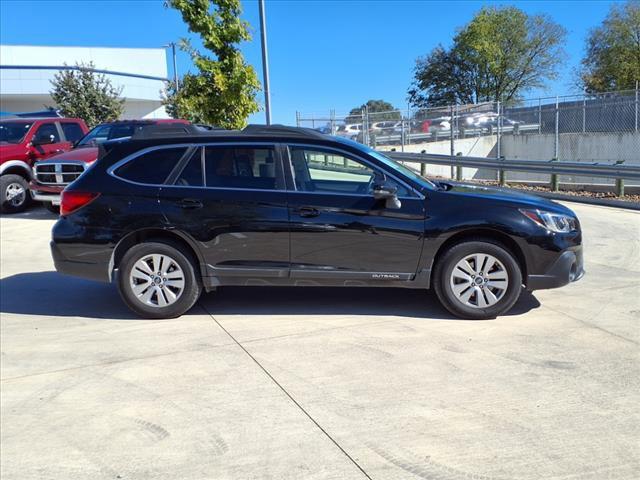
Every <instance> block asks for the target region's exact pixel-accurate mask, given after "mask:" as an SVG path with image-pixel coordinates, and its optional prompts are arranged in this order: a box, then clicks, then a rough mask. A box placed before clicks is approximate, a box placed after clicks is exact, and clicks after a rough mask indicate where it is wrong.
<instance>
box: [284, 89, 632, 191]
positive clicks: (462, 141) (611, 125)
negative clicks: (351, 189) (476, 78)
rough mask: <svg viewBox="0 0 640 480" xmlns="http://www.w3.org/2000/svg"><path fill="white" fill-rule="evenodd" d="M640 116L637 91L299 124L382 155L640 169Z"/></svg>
mask: <svg viewBox="0 0 640 480" xmlns="http://www.w3.org/2000/svg"><path fill="white" fill-rule="evenodd" d="M639 109H640V105H639V92H638V90H637V89H636V90H631V91H620V92H611V93H604V94H597V95H571V96H563V97H547V98H539V99H530V100H525V101H522V102H519V103H518V104H517V105H503V104H501V103H500V102H487V103H482V104H473V105H450V106H445V107H435V108H423V109H407V110H393V111H388V112H369V111H368V110H367V109H366V108H364V109H363V110H362V111H360V112H358V113H357V114H350V115H340V114H336V112H335V111H330V112H329V113H328V114H326V115H304V114H301V113H297V114H296V124H297V125H298V126H301V127H310V128H314V129H317V130H319V131H322V132H324V133H328V134H333V135H338V136H342V137H345V138H349V139H352V140H356V141H358V142H361V143H365V144H367V145H370V146H372V147H374V148H377V149H380V150H396V151H402V152H426V153H440V154H448V155H463V156H475V157H493V158H500V157H505V158H510V159H529V160H550V161H551V160H560V161H562V160H564V161H576V162H600V163H615V162H625V164H640V132H639V131H638V127H639V114H640V110H639ZM443 168H444V167H439V168H438V169H435V170H433V171H429V172H425V171H424V167H423V173H427V174H435V175H448V174H453V172H451V173H448V172H447V171H444V170H443ZM482 177H487V178H488V179H489V178H496V173H495V172H480V173H478V172H475V174H474V178H482ZM512 180H527V181H536V180H540V181H543V179H542V178H540V179H538V178H533V176H532V175H531V174H516V175H515V176H514V178H512ZM547 180H548V179H547ZM575 180H576V181H585V182H586V181H587V180H588V179H584V178H583V179H575ZM594 181H595V180H594ZM595 183H602V181H601V180H597V181H595Z"/></svg>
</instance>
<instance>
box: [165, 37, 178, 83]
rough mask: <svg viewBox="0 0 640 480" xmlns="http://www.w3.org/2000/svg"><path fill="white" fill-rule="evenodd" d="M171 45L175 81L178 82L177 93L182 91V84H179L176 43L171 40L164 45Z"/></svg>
mask: <svg viewBox="0 0 640 480" xmlns="http://www.w3.org/2000/svg"><path fill="white" fill-rule="evenodd" d="M167 47H171V55H172V56H173V83H175V84H176V93H178V92H179V91H180V85H179V84H178V64H177V62H176V43H175V42H169V44H168V45H164V48H167Z"/></svg>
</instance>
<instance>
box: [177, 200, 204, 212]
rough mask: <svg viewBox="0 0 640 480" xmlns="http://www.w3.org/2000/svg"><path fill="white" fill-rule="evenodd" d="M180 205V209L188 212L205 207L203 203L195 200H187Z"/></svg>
mask: <svg viewBox="0 0 640 480" xmlns="http://www.w3.org/2000/svg"><path fill="white" fill-rule="evenodd" d="M179 205H180V208H184V209H186V210H195V209H197V208H202V207H203V205H202V202H201V201H200V200H196V199H194V198H185V199H183V200H181V201H180V203H179Z"/></svg>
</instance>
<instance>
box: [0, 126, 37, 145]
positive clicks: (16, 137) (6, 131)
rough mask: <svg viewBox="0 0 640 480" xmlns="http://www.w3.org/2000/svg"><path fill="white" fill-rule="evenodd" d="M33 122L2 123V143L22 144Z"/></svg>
mask: <svg viewBox="0 0 640 480" xmlns="http://www.w3.org/2000/svg"><path fill="white" fill-rule="evenodd" d="M31 125H33V123H32V122H2V123H0V142H7V143H20V142H21V141H22V140H23V139H24V137H25V135H26V134H27V132H28V131H29V129H30V128H31Z"/></svg>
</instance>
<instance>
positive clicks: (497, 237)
mask: <svg viewBox="0 0 640 480" xmlns="http://www.w3.org/2000/svg"><path fill="white" fill-rule="evenodd" d="M482 240H490V241H493V242H496V243H499V244H500V245H502V246H504V248H506V249H507V250H508V251H509V252H510V253H511V254H512V255H513V256H514V257H515V259H516V261H517V262H518V266H519V267H520V270H521V272H522V278H523V280H524V279H526V278H527V261H526V257H525V255H524V252H523V251H522V248H520V245H518V243H517V242H516V241H515V240H514V239H513V238H511V237H510V236H509V235H508V234H506V233H504V232H501V231H499V230H494V229H491V228H470V229H466V230H462V231H460V232H457V233H455V234H453V235H451V236H450V237H449V238H447V239H446V240H445V241H444V242H442V244H441V245H440V246H439V247H438V250H437V251H436V254H435V255H434V257H433V262H432V268H431V282H430V284H432V285H433V272H434V271H435V266H436V265H437V263H438V261H439V260H440V258H441V257H442V255H443V254H444V253H445V252H446V251H447V250H448V249H449V248H451V247H453V246H454V245H457V244H459V243H462V242H465V241H482Z"/></svg>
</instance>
